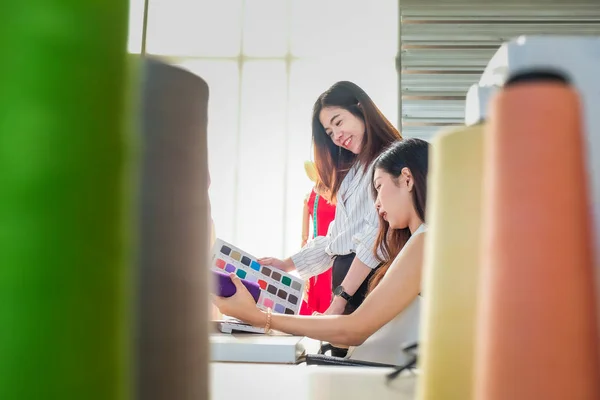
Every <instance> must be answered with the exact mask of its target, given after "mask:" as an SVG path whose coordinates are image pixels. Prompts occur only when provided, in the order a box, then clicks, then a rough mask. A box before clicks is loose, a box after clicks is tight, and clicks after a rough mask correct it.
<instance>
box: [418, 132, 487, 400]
mask: <svg viewBox="0 0 600 400" xmlns="http://www.w3.org/2000/svg"><path fill="white" fill-rule="evenodd" d="M432 145H433V146H432V151H433V153H432V155H433V157H431V158H430V160H431V161H430V163H431V165H430V172H429V187H428V191H429V194H428V197H429V199H428V205H427V222H428V226H429V231H428V233H427V235H428V237H427V243H426V247H425V271H424V278H423V299H424V311H423V316H422V318H421V321H422V326H421V333H420V346H419V347H420V351H419V353H420V357H419V364H420V365H419V366H420V369H421V377H420V379H419V385H418V390H417V398H418V399H420V400H430V399H431V400H434V399H435V400H437V399H460V400H469V399H472V398H473V358H474V343H475V326H476V320H475V318H476V304H477V288H478V277H479V270H480V220H481V191H482V166H483V126H482V125H477V126H472V127H465V128H460V129H456V130H453V131H450V132H447V133H443V134H440V135H439V136H437V137H436V138H435V139H434V140H433V141H432Z"/></svg>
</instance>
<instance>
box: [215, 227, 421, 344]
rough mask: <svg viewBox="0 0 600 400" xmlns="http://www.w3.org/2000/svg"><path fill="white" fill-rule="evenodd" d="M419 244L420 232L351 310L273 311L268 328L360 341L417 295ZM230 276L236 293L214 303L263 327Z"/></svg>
mask: <svg viewBox="0 0 600 400" xmlns="http://www.w3.org/2000/svg"><path fill="white" fill-rule="evenodd" d="M423 243H424V234H420V235H417V236H415V237H414V238H413V239H412V240H411V241H410V243H408V244H407V245H406V246H405V248H404V250H403V251H402V252H401V253H400V255H399V256H398V257H396V259H395V260H394V262H393V263H392V265H391V266H390V269H389V270H388V272H387V274H386V275H385V277H384V278H383V279H382V280H381V282H380V283H379V285H378V286H377V288H375V290H373V292H372V293H371V294H369V296H367V298H366V299H365V301H364V302H363V304H362V305H361V306H360V307H359V308H358V309H357V310H356V311H355V312H354V313H352V314H350V315H332V316H319V317H305V316H296V315H281V314H273V315H272V317H271V328H272V329H275V330H278V331H282V332H286V333H291V334H294V335H298V336H308V337H311V338H313V339H318V340H323V341H327V342H332V343H336V344H339V345H348V346H356V345H360V344H362V343H363V342H364V341H365V340H366V339H367V338H368V337H369V336H371V335H372V334H373V333H375V332H376V331H377V330H378V329H380V328H381V327H382V326H383V325H385V324H386V323H388V322H389V321H391V320H392V319H394V318H395V317H396V316H397V315H398V314H400V312H402V311H403V310H404V309H405V308H406V307H407V306H408V305H409V304H410V303H411V302H412V301H413V300H414V299H415V298H416V297H417V295H418V294H419V291H420V286H421V268H422V263H423ZM232 279H233V281H234V283H235V284H236V288H237V292H236V294H235V295H234V296H232V297H229V298H227V299H225V298H218V297H217V298H215V303H216V304H217V306H218V307H219V309H220V310H221V312H222V313H223V314H225V315H229V316H232V317H235V318H239V319H241V320H242V321H245V322H248V323H250V324H252V325H254V326H258V327H264V326H265V325H266V322H267V315H266V313H265V312H264V311H261V310H259V309H258V308H257V307H256V305H255V304H254V300H253V299H252V296H251V295H250V293H248V291H247V290H246V288H245V287H244V286H243V285H242V283H241V282H240V280H239V278H237V277H235V276H233V277H232ZM383 305H386V306H385V307H384V306H383Z"/></svg>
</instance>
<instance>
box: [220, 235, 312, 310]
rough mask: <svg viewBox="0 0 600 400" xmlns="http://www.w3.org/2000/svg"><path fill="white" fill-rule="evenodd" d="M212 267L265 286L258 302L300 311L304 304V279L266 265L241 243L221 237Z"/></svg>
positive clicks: (272, 306)
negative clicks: (239, 247)
mask: <svg viewBox="0 0 600 400" xmlns="http://www.w3.org/2000/svg"><path fill="white" fill-rule="evenodd" d="M211 264H212V268H213V269H215V270H218V271H225V272H229V273H232V272H234V273H235V274H236V275H237V276H239V277H240V278H241V279H245V280H247V281H250V282H257V283H258V285H259V286H260V288H261V293H260V298H259V299H258V306H259V308H261V309H266V308H271V309H272V310H273V312H276V313H279V314H298V313H299V311H300V305H301V304H302V294H303V293H304V282H303V281H302V280H301V279H300V278H298V277H295V276H293V275H290V274H288V273H286V272H283V271H281V270H278V269H276V268H272V267H267V266H262V265H260V264H259V263H258V262H257V261H256V257H253V256H251V255H250V254H248V253H246V252H245V251H242V250H240V249H238V248H237V247H235V246H233V245H231V244H229V243H227V242H225V241H224V240H222V239H217V240H216V241H215V244H214V246H213V250H212V263H211Z"/></svg>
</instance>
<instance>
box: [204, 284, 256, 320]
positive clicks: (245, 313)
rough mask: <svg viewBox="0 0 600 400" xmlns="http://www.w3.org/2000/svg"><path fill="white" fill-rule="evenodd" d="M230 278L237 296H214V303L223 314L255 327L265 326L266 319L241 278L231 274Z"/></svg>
mask: <svg viewBox="0 0 600 400" xmlns="http://www.w3.org/2000/svg"><path fill="white" fill-rule="evenodd" d="M229 276H230V277H231V281H232V282H233V284H234V285H235V294H234V295H233V296H231V297H220V296H213V303H214V304H215V305H216V306H217V308H218V309H219V311H221V313H222V314H225V315H228V316H230V317H234V318H237V319H239V320H242V321H244V322H246V323H249V324H252V325H254V326H263V325H265V324H266V317H265V316H264V314H263V312H262V311H260V310H259V309H258V307H256V303H255V302H254V298H253V297H252V295H251V294H250V292H249V291H248V289H246V287H245V286H244V285H243V284H242V281H241V280H240V278H238V277H237V275H235V274H230V275H229Z"/></svg>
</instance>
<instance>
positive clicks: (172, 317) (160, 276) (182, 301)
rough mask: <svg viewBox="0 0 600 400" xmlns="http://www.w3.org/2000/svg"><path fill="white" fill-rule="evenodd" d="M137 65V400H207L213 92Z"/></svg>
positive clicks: (187, 76)
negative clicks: (139, 77)
mask: <svg viewBox="0 0 600 400" xmlns="http://www.w3.org/2000/svg"><path fill="white" fill-rule="evenodd" d="M140 65H141V72H142V85H141V92H142V96H141V122H140V132H141V138H140V142H141V143H140V144H141V154H140V162H141V170H140V180H139V183H140V188H139V195H140V197H139V198H140V202H141V204H140V208H139V210H140V213H139V221H138V224H139V228H140V230H139V237H138V240H139V258H138V263H139V269H138V276H137V282H138V305H137V306H138V308H137V313H136V318H137V326H136V340H135V342H136V343H135V346H136V365H135V378H136V398H138V399H143V400H154V399H156V400H159V399H165V400H166V399H169V400H172V399H177V400H186V399H194V400H198V399H208V397H209V392H208V362H209V347H208V309H209V307H208V306H209V304H208V302H209V297H208V268H207V265H208V262H209V246H210V243H209V242H210V229H209V220H210V218H209V210H210V205H209V199H208V179H209V178H208V163H207V137H206V130H207V107H208V85H207V84H206V83H205V82H204V81H203V80H202V79H201V78H199V77H198V76H196V75H194V74H192V73H190V72H187V71H185V70H182V69H179V68H176V67H173V66H169V65H166V64H163V63H161V62H159V61H156V60H151V59H144V60H142V62H141V64H140Z"/></svg>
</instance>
